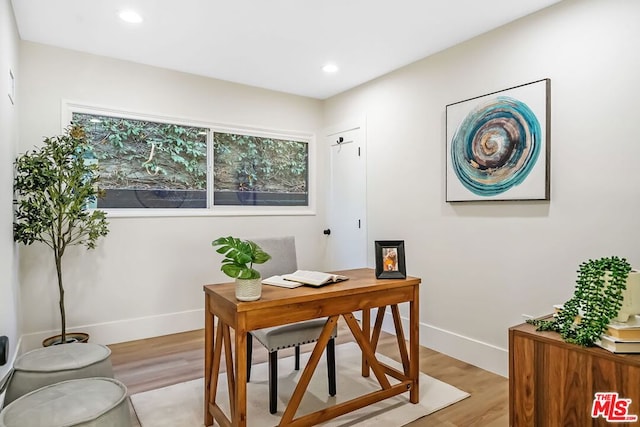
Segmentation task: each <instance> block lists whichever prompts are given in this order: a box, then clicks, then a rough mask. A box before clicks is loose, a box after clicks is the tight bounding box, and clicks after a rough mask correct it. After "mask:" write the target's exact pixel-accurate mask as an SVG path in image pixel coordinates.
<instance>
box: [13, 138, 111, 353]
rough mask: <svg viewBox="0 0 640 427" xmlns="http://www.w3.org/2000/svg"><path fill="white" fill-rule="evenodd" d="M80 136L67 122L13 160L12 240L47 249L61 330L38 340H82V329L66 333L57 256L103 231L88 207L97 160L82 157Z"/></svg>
mask: <svg viewBox="0 0 640 427" xmlns="http://www.w3.org/2000/svg"><path fill="white" fill-rule="evenodd" d="M88 152H89V149H88V144H87V140H86V135H85V132H84V130H83V129H82V127H80V126H76V125H72V126H70V127H69V128H67V129H65V133H64V134H63V135H59V136H54V137H51V138H45V139H44V145H43V146H42V147H40V148H37V149H35V150H33V151H29V152H26V153H24V154H22V155H20V156H18V158H17V159H16V161H15V168H16V174H15V178H14V182H13V188H14V192H15V200H14V204H15V220H14V223H13V239H14V241H16V242H20V243H23V244H25V245H31V244H32V243H34V242H41V243H44V244H45V245H47V246H48V247H49V248H50V249H51V251H52V252H53V258H54V261H55V265H56V273H57V274H56V277H57V285H58V295H59V303H58V305H59V307H60V319H61V322H60V323H61V333H60V335H58V336H54V337H51V338H48V339H46V340H45V342H43V345H45V346H46V345H51V344H60V343H62V344H64V343H67V342H75V341H86V340H87V339H88V335H87V334H85V333H74V334H68V333H67V330H66V312H65V305H64V286H63V281H62V257H63V256H64V254H65V253H66V250H67V248H68V247H69V246H72V245H84V246H86V247H87V248H88V249H93V248H95V246H96V242H97V240H98V239H99V238H100V237H101V236H106V235H107V233H108V231H109V230H108V228H107V225H108V223H107V221H106V218H105V213H104V212H103V211H100V210H97V209H89V204H90V203H92V202H95V200H96V197H97V194H98V189H97V180H98V175H97V168H98V166H97V164H95V162H92V161H88V159H86V158H85V156H86V155H87V154H88Z"/></svg>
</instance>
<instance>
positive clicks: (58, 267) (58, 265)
mask: <svg viewBox="0 0 640 427" xmlns="http://www.w3.org/2000/svg"><path fill="white" fill-rule="evenodd" d="M55 258H56V273H57V276H58V293H59V295H60V303H59V305H60V323H61V335H62V337H61V341H60V342H61V343H62V344H66V342H67V331H66V329H67V328H66V325H67V322H66V315H65V312H64V287H63V286H62V255H60V254H59V253H58V252H56V253H55Z"/></svg>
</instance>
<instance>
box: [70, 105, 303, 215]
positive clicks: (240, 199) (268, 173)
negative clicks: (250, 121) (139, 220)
mask: <svg viewBox="0 0 640 427" xmlns="http://www.w3.org/2000/svg"><path fill="white" fill-rule="evenodd" d="M69 107H70V119H71V120H72V121H73V122H74V123H77V124H80V125H82V126H83V128H84V129H85V131H86V132H87V136H88V139H89V143H90V146H91V152H90V153H89V154H88V155H87V158H88V160H90V161H95V162H97V163H98V165H99V173H100V177H99V180H98V185H99V187H100V190H101V191H100V197H99V198H98V202H97V207H98V208H100V209H118V210H120V211H121V212H122V210H124V209H128V210H129V211H134V210H139V209H155V210H157V209H165V210H166V209H185V208H186V209H195V210H201V211H203V212H207V211H213V212H216V211H219V212H225V213H229V212H232V211H231V210H233V209H235V210H236V211H237V210H241V213H243V214H246V213H248V212H255V213H264V212H269V213H275V214H277V213H278V212H277V211H275V210H274V209H275V208H273V207H282V208H284V210H285V211H286V212H291V213H308V210H307V211H305V210H304V209H303V210H302V211H289V210H287V209H291V208H290V207H307V208H308V207H310V205H311V203H310V198H309V182H310V168H309V164H310V150H309V148H310V142H311V140H312V136H311V135H308V134H297V135H292V134H287V133H276V132H267V131H258V130H252V129H247V128H234V129H230V128H226V127H225V128H223V127H221V126H217V125H208V124H202V123H200V124H199V125H194V124H193V123H185V122H180V121H179V120H166V121H165V120H164V119H158V118H154V119H153V120H148V119H147V118H146V117H144V116H140V115H127V114H120V113H114V112H112V111H109V112H105V111H104V110H97V109H91V108H87V107H80V106H71V105H69ZM208 165H209V166H208ZM269 207H271V208H269ZM230 209H231V210H230ZM264 209H267V210H264ZM116 212H117V211H116Z"/></svg>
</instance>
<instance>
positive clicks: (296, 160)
mask: <svg viewBox="0 0 640 427" xmlns="http://www.w3.org/2000/svg"><path fill="white" fill-rule="evenodd" d="M213 147H214V164H213V173H214V204H215V205H258V206H307V205H308V203H309V200H308V199H309V193H308V190H307V188H308V175H309V173H308V171H309V168H308V164H309V153H308V144H307V143H306V142H302V141H292V140H283V139H275V138H267V137H260V136H252V135H241V134H237V133H222V132H215V133H214V135H213Z"/></svg>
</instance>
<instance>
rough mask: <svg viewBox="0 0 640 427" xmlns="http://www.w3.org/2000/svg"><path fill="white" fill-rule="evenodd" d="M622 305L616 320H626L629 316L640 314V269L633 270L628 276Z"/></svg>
mask: <svg viewBox="0 0 640 427" xmlns="http://www.w3.org/2000/svg"><path fill="white" fill-rule="evenodd" d="M622 298H623V299H622V307H620V311H618V316H617V317H616V318H615V319H613V320H615V321H616V322H626V321H627V320H629V316H632V315H634V314H640V271H638V270H631V271H630V272H629V277H627V289H625V290H624V291H623V292H622Z"/></svg>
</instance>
